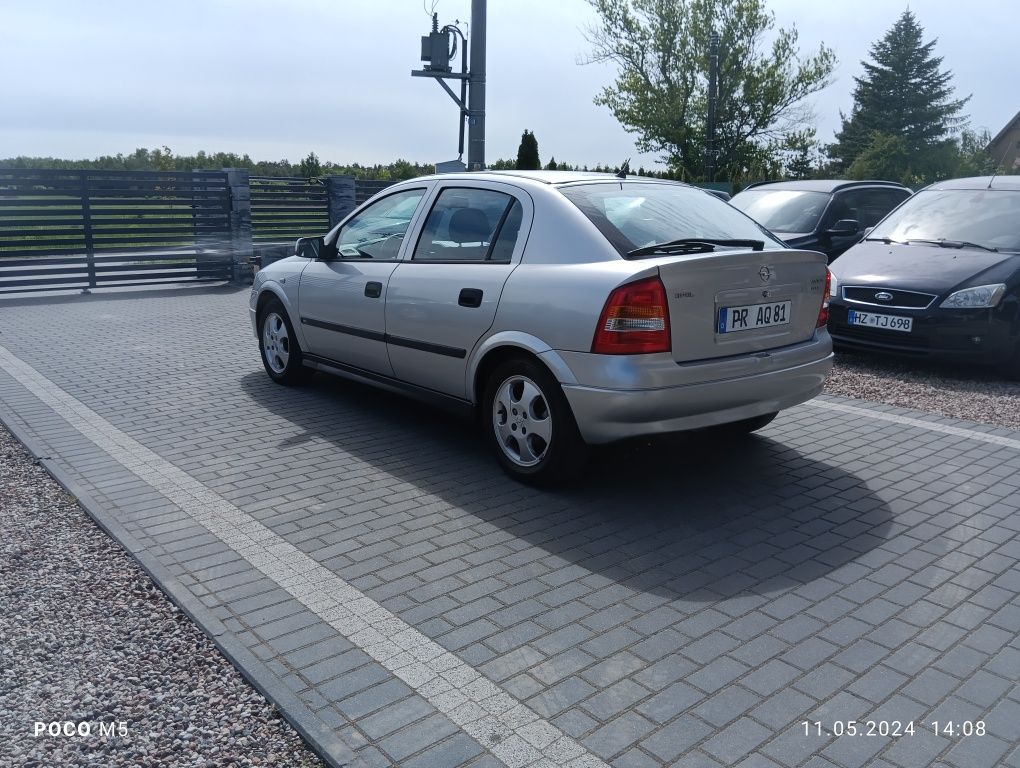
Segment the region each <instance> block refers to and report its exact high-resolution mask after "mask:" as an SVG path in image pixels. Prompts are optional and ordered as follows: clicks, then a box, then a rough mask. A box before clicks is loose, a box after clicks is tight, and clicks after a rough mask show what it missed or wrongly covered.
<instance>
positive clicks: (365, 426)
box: [241, 372, 892, 603]
mask: <svg viewBox="0 0 1020 768" xmlns="http://www.w3.org/2000/svg"><path fill="white" fill-rule="evenodd" d="M241 386H242V390H243V391H244V392H245V393H247V394H248V395H249V396H250V397H251V398H252V399H253V400H255V401H257V402H258V403H259V404H260V405H261V406H263V407H264V408H265V409H266V411H267V412H268V413H271V414H273V415H274V416H276V417H277V418H282V419H285V420H286V421H287V422H289V423H290V424H291V425H292V426H293V428H294V429H293V431H291V432H290V433H289V434H288V435H286V436H283V437H281V439H280V441H279V443H278V444H277V446H276V448H277V449H278V450H279V451H280V452H281V461H284V462H286V461H300V454H301V452H302V451H304V450H308V448H309V446H316V444H318V446H319V447H320V449H319V450H318V452H317V453H316V454H315V455H316V456H318V457H319V458H318V459H317V460H316V461H317V465H318V466H317V469H319V470H322V469H324V468H325V467H324V466H323V460H322V458H321V456H322V451H321V444H322V442H323V441H326V442H327V443H329V444H332V446H334V447H335V448H336V449H337V451H336V458H335V459H333V461H335V462H336V468H337V473H338V474H342V473H343V472H344V470H345V467H349V466H350V464H351V463H352V460H357V461H360V462H365V463H366V464H369V465H370V466H371V468H372V469H373V470H374V471H375V472H384V473H387V474H389V475H391V476H393V477H394V478H395V480H394V481H393V482H394V484H397V483H400V482H403V483H407V484H409V485H411V486H414V487H415V488H416V489H418V490H419V491H420V493H421V494H422V495H425V494H428V495H431V496H434V497H436V498H437V499H439V500H442V501H444V502H446V503H448V504H449V505H452V506H454V507H457V508H459V509H462V510H463V511H464V512H466V513H468V514H470V515H472V516H473V517H475V518H477V519H478V520H480V521H485V522H486V523H489V524H491V525H492V526H495V527H497V528H499V529H502V530H503V531H505V532H506V533H509V534H511V535H512V536H514V537H515V538H517V539H520V540H521V541H523V542H524V543H526V544H528V545H530V546H533V547H537V548H540V549H541V550H544V551H545V552H547V553H548V554H549V555H553V556H555V557H557V558H560V559H561V560H562V561H564V562H563V563H561V565H568V564H569V565H575V566H579V567H580V568H583V569H585V570H586V571H589V572H591V573H594V574H600V575H601V576H603V577H605V578H606V579H609V580H611V581H612V582H615V583H617V584H620V585H622V586H624V587H626V588H629V589H632V590H635V591H638V592H643V593H649V594H652V595H657V596H661V597H666V598H669V599H672V600H678V599H679V600H686V601H692V602H699V603H700V602H708V601H717V600H720V599H727V598H732V597H735V596H737V595H739V594H742V593H747V592H752V593H756V594H769V593H773V592H779V591H783V590H786V589H789V588H792V587H795V586H798V585H800V584H805V583H808V582H811V581H814V580H816V579H818V578H820V577H823V576H827V575H830V574H833V573H834V572H837V571H839V573H838V574H837V576H836V577H837V578H838V579H839V580H840V581H843V582H845V583H849V582H850V581H852V580H854V579H855V578H856V577H857V576H856V573H857V571H863V569H861V568H858V567H857V566H854V565H851V564H852V563H853V562H854V561H855V560H857V559H858V558H861V557H862V556H864V555H865V554H866V553H867V552H869V551H870V550H872V549H874V548H875V547H877V546H879V545H880V544H882V543H883V542H884V541H885V540H886V538H887V537H888V534H889V531H890V529H891V517H892V514H891V511H890V510H889V508H888V506H887V505H886V503H885V502H884V501H882V500H881V499H880V498H878V497H877V496H876V495H875V494H874V492H873V491H872V490H871V489H869V488H868V487H867V485H866V484H865V483H864V481H863V480H861V479H860V478H858V477H857V476H855V475H853V474H851V473H849V472H846V471H844V470H842V469H840V468H839V467H838V466H834V465H832V464H828V463H825V462H822V461H818V460H816V459H813V458H811V457H809V456H806V455H804V454H803V453H801V452H800V451H798V450H796V449H795V448H793V447H791V446H789V445H786V444H784V443H782V442H780V441H778V440H776V439H773V438H770V437H768V436H767V434H756V435H753V436H747V437H743V438H740V439H737V440H730V441H728V442H721V441H719V440H718V439H713V438H711V437H709V436H707V435H705V434H697V433H695V434H690V435H676V436H669V437H663V438H657V439H654V440H643V441H630V442H627V443H621V444H616V445H612V446H606V447H601V448H599V449H597V450H595V451H594V452H593V455H592V459H591V461H590V463H589V465H588V467H587V468H586V470H585V471H584V472H583V474H582V475H581V476H580V477H579V478H577V479H576V480H574V481H572V482H571V483H569V484H568V485H565V486H563V487H560V488H554V489H536V488H530V487H527V486H524V485H521V484H519V483H517V482H515V481H513V480H511V479H509V478H508V477H506V476H505V475H504V474H503V472H502V471H501V470H500V469H499V467H498V465H497V464H496V462H495V460H494V459H493V458H492V457H491V456H490V454H489V451H488V449H487V446H486V445H485V443H484V441H483V440H482V438H481V436H480V434H479V431H478V430H477V429H475V428H474V425H472V424H471V423H470V422H468V421H467V420H465V419H461V418H457V417H454V416H451V415H449V414H447V413H445V412H444V411H441V410H438V409H435V408H432V407H430V406H426V405H422V404H419V403H416V402H415V401H413V400H409V399H407V398H404V397H401V396H399V395H394V394H390V393H387V392H383V391H381V390H377V389H374V388H371V387H368V386H364V385H361V384H358V383H355V382H350V381H345V380H342V379H336V378H332V377H327V376H323V375H317V376H316V377H315V379H314V381H313V383H311V384H310V385H309V386H307V387H305V388H302V389H288V388H283V387H279V386H277V385H275V384H273V383H271V382H270V381H269V380H268V378H267V377H266V376H265V374H263V373H261V372H259V373H250V374H246V375H243V376H242V378H241ZM781 419H782V417H780V422H781ZM777 423H778V422H777ZM767 432H768V430H766V433H767ZM345 459H346V460H345ZM335 509H336V514H337V516H338V518H339V517H341V516H343V515H344V514H345V504H344V502H343V501H342V500H341V501H338V502H337V503H336V505H335ZM508 554H509V550H508Z"/></svg>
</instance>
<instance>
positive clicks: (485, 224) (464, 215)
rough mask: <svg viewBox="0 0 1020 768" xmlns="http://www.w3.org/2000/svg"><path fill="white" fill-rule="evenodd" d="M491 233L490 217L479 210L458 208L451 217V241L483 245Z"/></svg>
mask: <svg viewBox="0 0 1020 768" xmlns="http://www.w3.org/2000/svg"><path fill="white" fill-rule="evenodd" d="M491 232H492V228H491V227H490V226H489V217H488V216H486V215H485V212H484V211H480V210H478V209H477V208H458V209H457V210H455V211H454V212H453V215H452V216H451V217H450V239H451V240H453V241H454V242H456V243H481V242H483V241H485V240H486V239H487V238H488V237H489V235H490V233H491Z"/></svg>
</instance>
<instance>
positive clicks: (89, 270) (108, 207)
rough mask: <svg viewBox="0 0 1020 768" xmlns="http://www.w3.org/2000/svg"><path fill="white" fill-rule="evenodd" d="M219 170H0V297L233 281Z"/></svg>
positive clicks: (226, 195)
mask: <svg viewBox="0 0 1020 768" xmlns="http://www.w3.org/2000/svg"><path fill="white" fill-rule="evenodd" d="M230 203H231V200H230V188H229V186H228V185H227V178H226V174H225V173H222V172H218V171H176V172H173V171H171V172H162V171H58V170H21V169H17V170H14V169H0V293H13V292H18V293H20V292H25V291H38V290H54V289H61V288H62V289H67V288H95V287H99V286H114V285H117V286H120V285H140V284H147V283H153V282H192V281H197V280H210V279H215V280H224V279H229V278H230V277H231V269H232V257H231V250H230V249H231V237H230Z"/></svg>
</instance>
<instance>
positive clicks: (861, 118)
mask: <svg viewBox="0 0 1020 768" xmlns="http://www.w3.org/2000/svg"><path fill="white" fill-rule="evenodd" d="M923 35H924V29H923V28H922V27H921V25H920V24H918V23H917V18H916V17H915V16H914V14H913V13H911V12H910V11H909V10H906V11H904V12H903V14H902V15H901V16H900V17H899V19H898V20H897V21H896V23H895V24H894V25H893V26H892V29H890V30H889V31H888V32H886V34H885V36H884V37H883V38H882V39H881V40H879V41H877V42H876V43H874V44H873V45H872V46H871V58H872V61H870V62H868V61H862V62H861V65H862V66H863V67H864V74H863V75H862V76H861V77H855V78H854V81H855V82H856V86H855V87H854V105H853V109H852V110H851V112H850V116H849V117H847V116H846V115H841V116H842V118H843V126H842V130H841V131H839V133H837V134H836V139H837V143H836V144H834V145H832V146H831V147H830V148H829V152H830V155H831V156H832V157H833V159H835V160H838V161H839V165H840V167H841V168H842V169H846V168H848V167H849V166H850V165H852V164H853V162H854V161H855V160H856V159H857V158H858V157H859V156H860V155H861V154H862V153H863V152H864V151H865V150H866V149H868V148H869V147H871V146H872V144H873V142H875V141H882V138H881V136H885V137H889V136H892V137H898V138H900V139H902V140H903V143H904V146H905V147H906V150H907V152H908V154H909V155H910V156H911V157H913V158H914V161H915V162H914V167H915V168H918V167H921V166H923V165H924V164H925V162H924V158H923V156H924V155H925V154H926V153H927V152H929V151H930V150H933V149H935V148H936V147H938V146H939V145H940V144H943V143H944V142H945V141H946V140H947V139H950V138H952V136H953V134H954V133H955V132H956V130H957V129H959V128H960V127H962V126H963V125H964V124H965V123H966V118H965V117H962V116H961V115H960V112H961V111H962V109H963V107H964V105H965V104H966V103H967V102H968V101H969V100H970V96H967V97H966V98H963V99H954V98H953V86H952V85H951V83H950V81H951V80H952V77H953V74H952V72H950V71H948V70H942V57H941V56H935V55H934V49H935V44H936V43H937V42H938V39H937V38H936V39H933V40H929V41H928V42H927V43H925V42H924V41H923ZM876 134H881V136H876Z"/></svg>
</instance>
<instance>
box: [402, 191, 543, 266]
mask: <svg viewBox="0 0 1020 768" xmlns="http://www.w3.org/2000/svg"><path fill="white" fill-rule="evenodd" d="M522 213H523V208H522V207H521V204H520V202H518V201H517V199H516V198H514V197H512V196H511V195H507V194H504V193H502V192H495V191H493V190H490V189H469V188H463V187H457V188H448V189H444V190H443V191H442V192H441V193H440V194H439V197H438V198H437V199H436V203H435V205H433V206H432V210H431V211H430V212H429V217H428V219H426V221H425V227H424V228H423V229H422V233H421V237H420V238H419V239H418V245H417V247H415V249H414V260H415V261H509V260H510V255H511V254H512V253H513V249H514V245H515V244H516V242H517V234H518V230H519V229H520V226H521V219H522Z"/></svg>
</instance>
